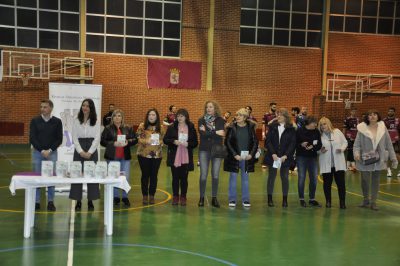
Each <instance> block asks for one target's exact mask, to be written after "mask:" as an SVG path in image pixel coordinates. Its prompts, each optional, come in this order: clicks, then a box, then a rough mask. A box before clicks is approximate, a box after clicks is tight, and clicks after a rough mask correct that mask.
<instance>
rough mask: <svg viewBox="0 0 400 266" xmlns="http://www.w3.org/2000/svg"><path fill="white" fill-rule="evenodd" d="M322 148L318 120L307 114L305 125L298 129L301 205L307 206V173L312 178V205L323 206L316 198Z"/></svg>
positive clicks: (297, 148) (310, 187)
mask: <svg viewBox="0 0 400 266" xmlns="http://www.w3.org/2000/svg"><path fill="white" fill-rule="evenodd" d="M321 148H322V144H321V134H320V132H319V130H318V129H317V120H316V119H315V117H313V116H307V118H306V119H305V120H304V127H301V128H299V129H297V131H296V160H297V170H298V176H299V180H298V190H299V199H300V205H301V206H302V207H307V205H306V202H305V200H304V183H305V180H306V173H307V171H308V175H309V178H310V185H309V188H308V191H309V197H310V199H309V201H308V203H309V204H310V206H314V207H321V205H320V204H319V203H318V201H316V200H315V191H316V189H317V175H318V161H317V151H319V150H320V149H321Z"/></svg>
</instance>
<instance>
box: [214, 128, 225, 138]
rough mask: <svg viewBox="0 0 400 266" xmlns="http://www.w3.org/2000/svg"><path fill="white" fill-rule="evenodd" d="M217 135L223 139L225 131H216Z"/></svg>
mask: <svg viewBox="0 0 400 266" xmlns="http://www.w3.org/2000/svg"><path fill="white" fill-rule="evenodd" d="M215 134H217V135H218V136H221V137H225V130H222V129H221V130H217V131H215Z"/></svg>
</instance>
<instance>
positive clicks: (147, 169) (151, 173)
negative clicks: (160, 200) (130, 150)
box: [138, 156, 161, 196]
mask: <svg viewBox="0 0 400 266" xmlns="http://www.w3.org/2000/svg"><path fill="white" fill-rule="evenodd" d="M138 161H139V166H140V170H141V171H142V178H141V183H142V195H143V196H148V195H150V196H154V194H156V189H157V175H158V170H159V169H160V164H161V158H146V157H142V156H138Z"/></svg>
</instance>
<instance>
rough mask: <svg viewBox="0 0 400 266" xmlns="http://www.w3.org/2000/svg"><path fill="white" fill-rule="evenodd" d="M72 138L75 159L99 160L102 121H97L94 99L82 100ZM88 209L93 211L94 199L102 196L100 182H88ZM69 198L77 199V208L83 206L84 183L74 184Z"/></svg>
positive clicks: (81, 160) (78, 209)
mask: <svg viewBox="0 0 400 266" xmlns="http://www.w3.org/2000/svg"><path fill="white" fill-rule="evenodd" d="M72 139H73V141H74V145H75V152H74V161H80V162H81V163H82V166H83V163H84V162H85V161H93V162H97V161H98V159H99V156H98V153H97V148H98V147H99V144H100V123H99V122H98V121H97V114H96V107H95V106H94V102H93V100H92V99H85V100H83V102H82V105H81V108H80V110H79V113H78V117H77V118H76V119H75V121H74V125H73V130H72ZM87 189H88V193H87V198H88V210H89V211H93V210H94V206H93V202H92V201H93V200H97V199H99V198H100V189H99V184H87ZM69 198H70V199H74V200H76V201H77V202H76V205H75V210H76V211H80V210H81V208H82V202H81V201H82V184H72V185H71V190H70V193H69Z"/></svg>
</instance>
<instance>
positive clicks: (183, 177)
mask: <svg viewBox="0 0 400 266" xmlns="http://www.w3.org/2000/svg"><path fill="white" fill-rule="evenodd" d="M171 172H172V192H173V194H174V196H179V187H180V188H181V196H183V197H186V193H187V188H188V175H189V170H188V164H183V165H182V166H180V167H175V166H171Z"/></svg>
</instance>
